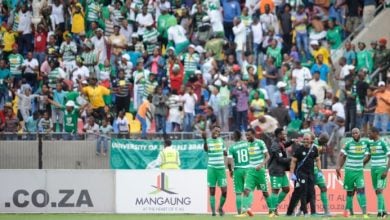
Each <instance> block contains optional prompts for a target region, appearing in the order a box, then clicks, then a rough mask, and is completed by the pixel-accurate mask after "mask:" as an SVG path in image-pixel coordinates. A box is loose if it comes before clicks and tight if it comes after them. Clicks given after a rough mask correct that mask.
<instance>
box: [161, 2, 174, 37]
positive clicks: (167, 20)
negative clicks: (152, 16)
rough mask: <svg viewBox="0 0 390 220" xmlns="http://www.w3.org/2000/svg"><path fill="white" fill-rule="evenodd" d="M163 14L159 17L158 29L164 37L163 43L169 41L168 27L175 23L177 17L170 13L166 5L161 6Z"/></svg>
mask: <svg viewBox="0 0 390 220" xmlns="http://www.w3.org/2000/svg"><path fill="white" fill-rule="evenodd" d="M160 10H161V15H160V16H159V17H158V19H157V31H158V32H159V34H160V36H161V37H162V39H163V42H162V43H163V44H165V45H166V44H167V43H168V28H169V27H171V26H173V25H174V24H175V22H174V21H175V17H174V16H172V15H170V14H168V9H167V8H166V7H165V6H161V7H160Z"/></svg>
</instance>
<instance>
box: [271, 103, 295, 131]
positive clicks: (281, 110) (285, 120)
mask: <svg viewBox="0 0 390 220" xmlns="http://www.w3.org/2000/svg"><path fill="white" fill-rule="evenodd" d="M276 102H277V107H276V108H273V109H271V111H270V112H269V115H270V116H272V117H273V118H275V119H276V120H277V121H278V124H279V126H280V127H281V128H283V127H285V126H288V124H290V122H291V118H290V114H289V112H288V108H286V106H284V103H283V102H282V100H277V101H276Z"/></svg>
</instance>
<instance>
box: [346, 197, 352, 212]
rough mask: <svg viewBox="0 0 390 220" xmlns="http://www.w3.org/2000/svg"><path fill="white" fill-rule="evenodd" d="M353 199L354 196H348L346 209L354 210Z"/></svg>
mask: <svg viewBox="0 0 390 220" xmlns="http://www.w3.org/2000/svg"><path fill="white" fill-rule="evenodd" d="M352 199H353V197H352V196H347V201H346V204H345V209H346V210H349V211H351V212H352Z"/></svg>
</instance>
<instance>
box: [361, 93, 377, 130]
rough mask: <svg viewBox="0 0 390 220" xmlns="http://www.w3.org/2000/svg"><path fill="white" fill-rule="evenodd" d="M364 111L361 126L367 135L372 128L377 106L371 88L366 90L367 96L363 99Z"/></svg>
mask: <svg viewBox="0 0 390 220" xmlns="http://www.w3.org/2000/svg"><path fill="white" fill-rule="evenodd" d="M363 103H364V109H363V117H362V120H361V125H362V127H363V131H364V133H365V134H367V133H368V131H369V129H370V128H371V127H373V126H374V112H375V109H376V106H377V99H376V97H375V95H374V89H373V88H371V87H368V88H367V96H366V97H364V102H363Z"/></svg>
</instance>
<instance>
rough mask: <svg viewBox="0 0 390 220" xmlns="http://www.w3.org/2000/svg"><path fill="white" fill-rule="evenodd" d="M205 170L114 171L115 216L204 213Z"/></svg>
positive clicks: (205, 198)
mask: <svg viewBox="0 0 390 220" xmlns="http://www.w3.org/2000/svg"><path fill="white" fill-rule="evenodd" d="M207 198H208V197H207V181H206V171H205V170H169V171H167V170H164V171H161V170H129V171H124V170H117V171H116V212H117V213H207V201H208V200H207Z"/></svg>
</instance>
